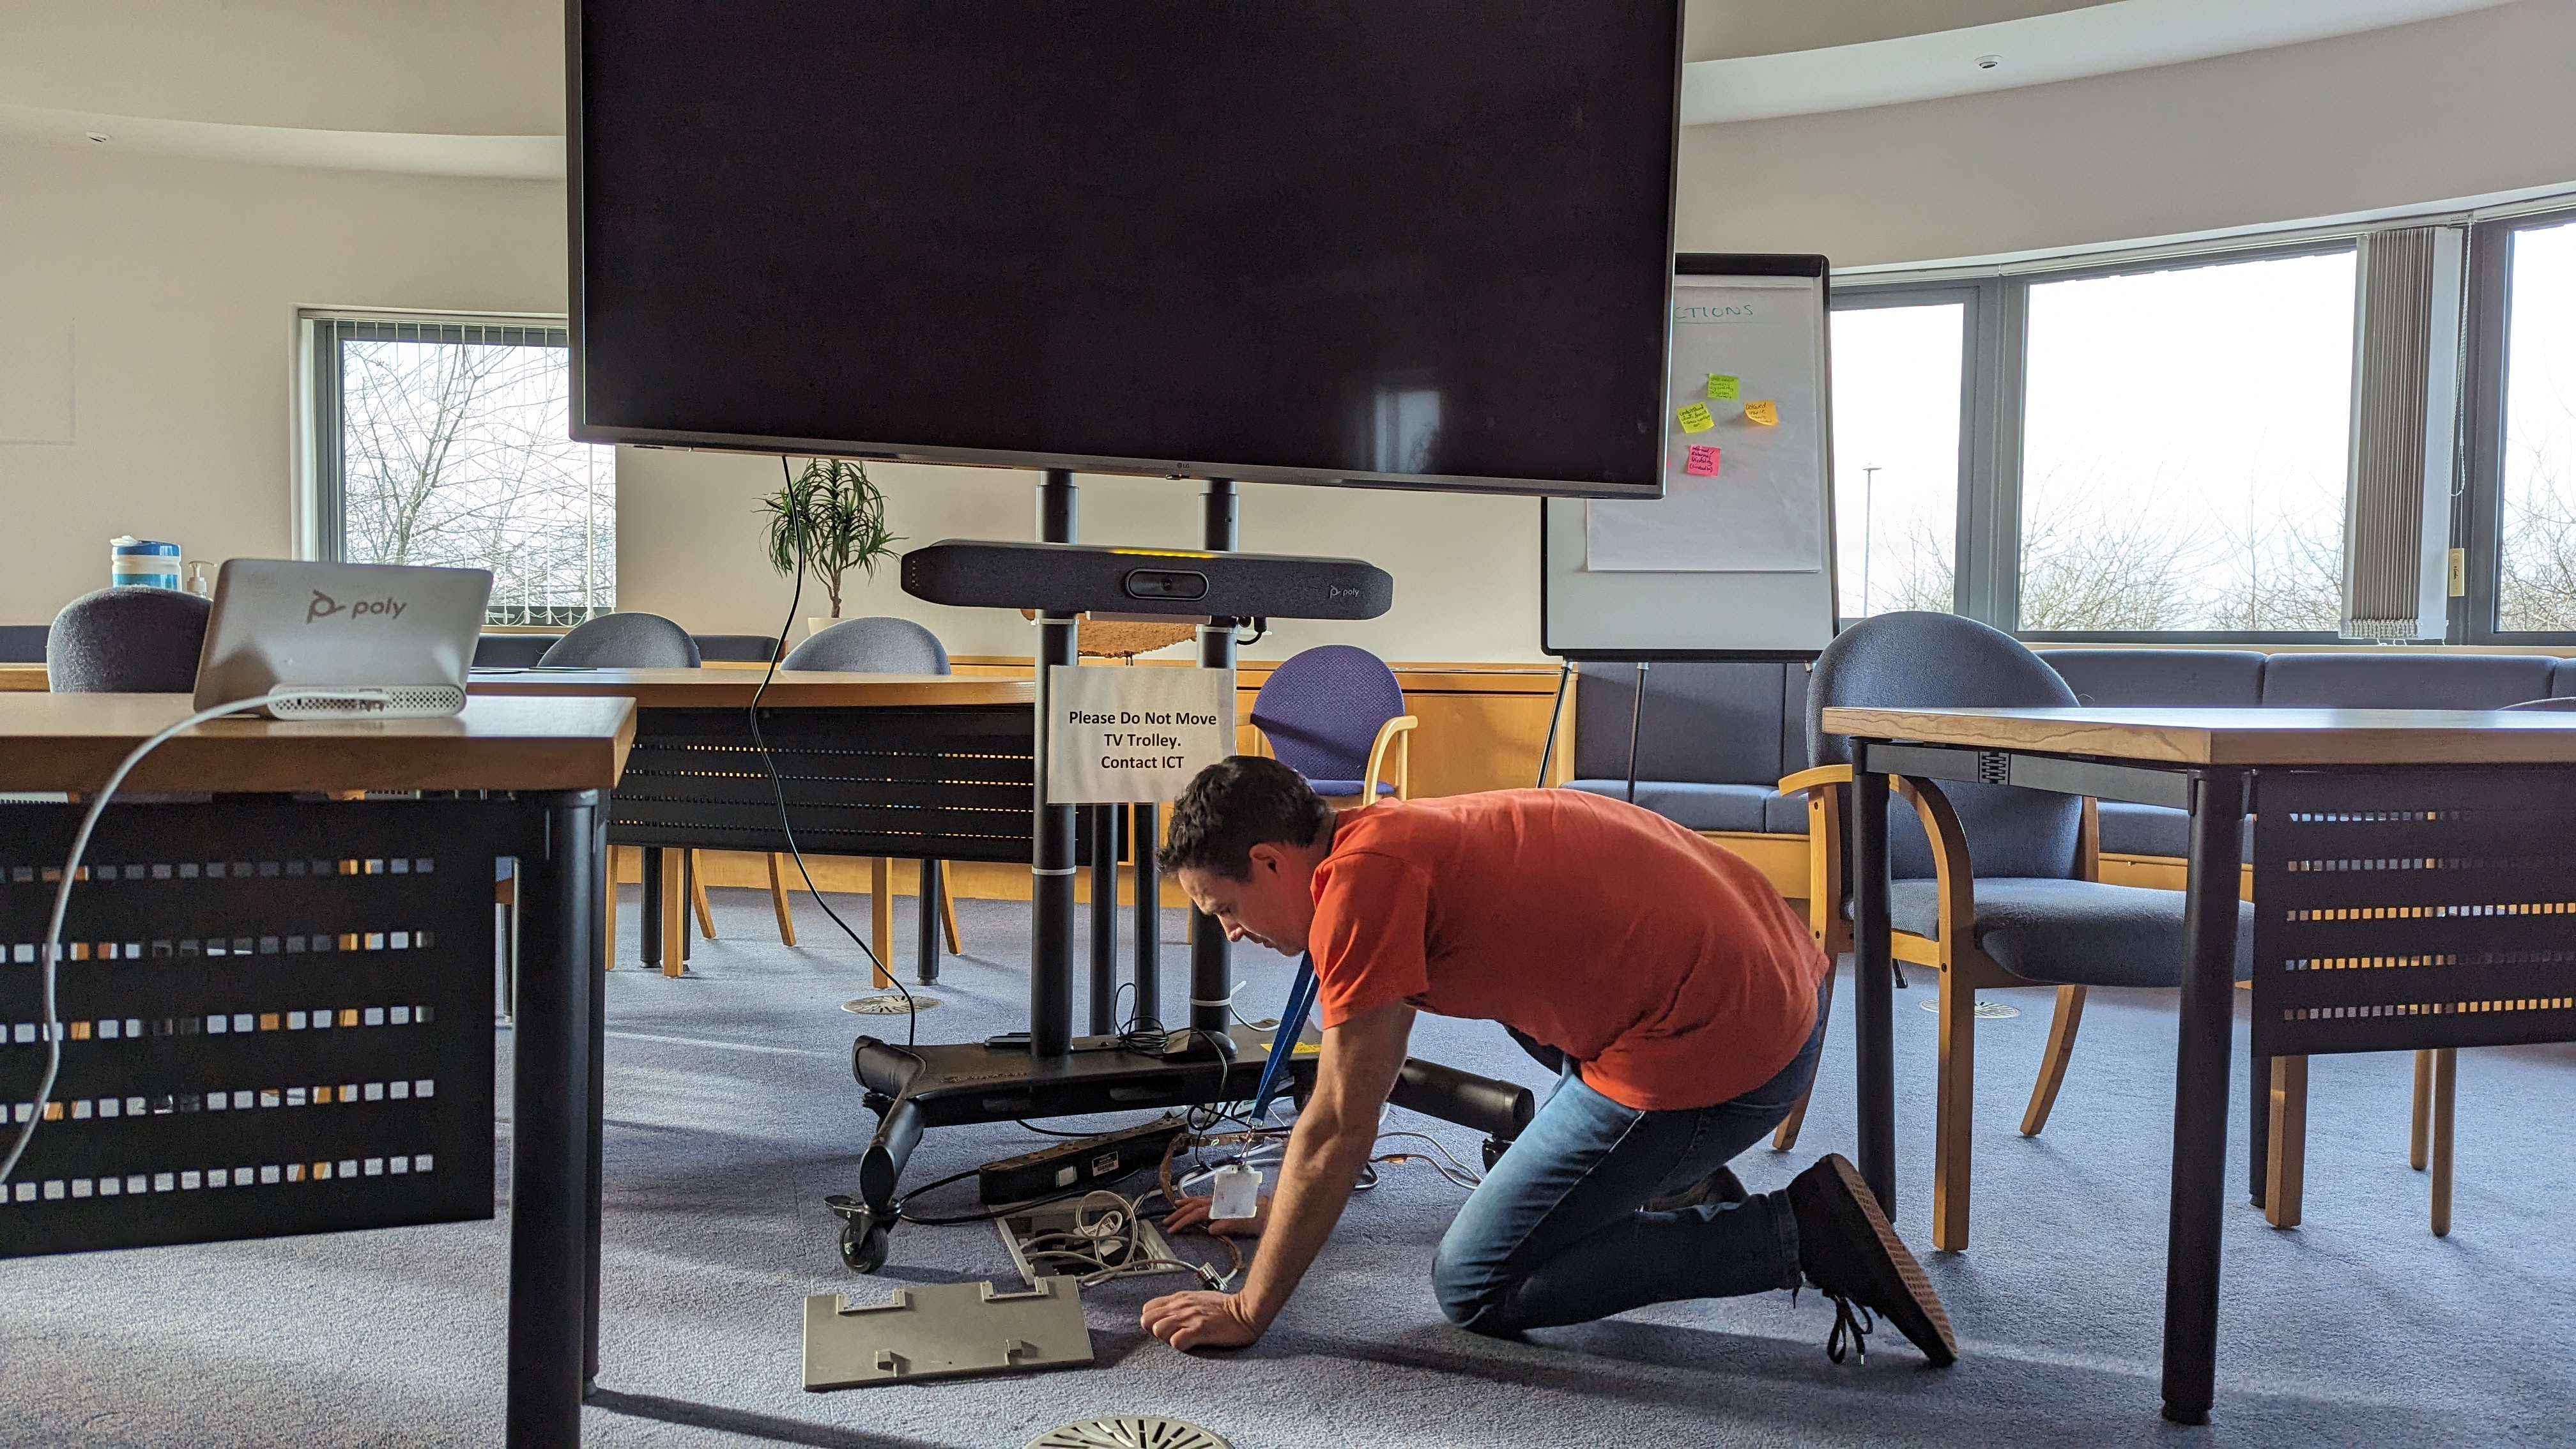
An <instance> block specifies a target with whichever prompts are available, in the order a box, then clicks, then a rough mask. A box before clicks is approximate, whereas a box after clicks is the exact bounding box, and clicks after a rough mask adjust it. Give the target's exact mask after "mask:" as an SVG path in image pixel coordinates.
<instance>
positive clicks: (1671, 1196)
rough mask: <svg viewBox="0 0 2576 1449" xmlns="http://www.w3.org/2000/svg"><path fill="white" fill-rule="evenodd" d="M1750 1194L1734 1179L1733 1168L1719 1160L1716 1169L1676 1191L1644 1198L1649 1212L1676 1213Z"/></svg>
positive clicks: (1732, 1200) (1743, 1198)
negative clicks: (1684, 1209)
mask: <svg viewBox="0 0 2576 1449" xmlns="http://www.w3.org/2000/svg"><path fill="white" fill-rule="evenodd" d="M1750 1196H1752V1194H1750V1193H1748V1192H1746V1191H1745V1190H1744V1184H1743V1183H1742V1182H1740V1181H1738V1180H1737V1179H1736V1176H1735V1169H1734V1168H1731V1167H1729V1166H1727V1165H1726V1164H1725V1163H1723V1162H1721V1163H1719V1164H1718V1165H1717V1171H1715V1172H1712V1173H1710V1174H1709V1175H1708V1176H1706V1177H1703V1178H1701V1179H1700V1180H1699V1181H1697V1182H1694V1183H1692V1184H1691V1185H1690V1186H1688V1187H1685V1188H1682V1189H1680V1190H1679V1191H1676V1192H1668V1193H1665V1194H1664V1195H1663V1196H1662V1197H1651V1198H1648V1199H1646V1211H1648V1212H1650V1213H1677V1212H1680V1211H1681V1210H1682V1209H1683V1208H1694V1207H1706V1206H1708V1205H1709V1204H1711V1203H1729V1202H1742V1201H1744V1200H1745V1199H1746V1198H1748V1197H1750Z"/></svg>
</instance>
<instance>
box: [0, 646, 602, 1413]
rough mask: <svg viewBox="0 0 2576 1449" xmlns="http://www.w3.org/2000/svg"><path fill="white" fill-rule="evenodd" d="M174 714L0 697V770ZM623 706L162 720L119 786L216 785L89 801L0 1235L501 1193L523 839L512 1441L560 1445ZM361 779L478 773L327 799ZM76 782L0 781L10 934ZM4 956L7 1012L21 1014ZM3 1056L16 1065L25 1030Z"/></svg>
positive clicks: (36, 909) (569, 1399) (470, 1204)
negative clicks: (41, 1124) (53, 1004)
mask: <svg viewBox="0 0 2576 1449" xmlns="http://www.w3.org/2000/svg"><path fill="white" fill-rule="evenodd" d="M188 710H189V701H188V698H187V697H186V696H185V695H103V694H87V695H83V694H33V693H0V789H5V790H10V791H85V790H93V789H96V788H97V787H98V786H100V785H101V784H102V783H104V781H105V779H106V776H107V774H108V773H109V771H110V770H112V769H113V768H114V766H115V764H116V762H117V761H118V760H119V759H121V758H122V757H123V756H124V755H125V753H126V752H127V751H129V750H131V749H132V748H133V747H134V746H135V745H137V744H139V743H141V742H142V741H143V739H144V738H146V737H147V736H149V735H150V734H152V733H154V732H156V731H157V730H159V729H161V728H163V727H165V726H167V725H168V724H170V723H172V722H173V721H175V720H178V719H181V718H183V717H185V716H186V714H187V713H188ZM634 732H635V716H634V709H633V707H632V706H631V705H630V704H629V703H628V702H627V701H625V700H622V699H561V700H537V699H480V700H475V701H473V702H471V703H470V704H468V706H467V707H466V709H465V712H464V714H463V715H462V716H460V717H457V718H453V719H441V720H354V721H345V722H340V721H313V720H299V721H293V722H270V721H260V720H251V719H227V720H218V721H215V722H213V723H211V724H206V725H201V726H198V727H197V728H195V729H193V730H190V731H188V732H187V733H184V734H181V735H178V736H176V737H174V738H173V739H171V740H170V741H169V742H168V743H166V744H164V745H162V746H161V747H160V748H159V749H158V750H157V751H155V752H154V753H153V754H152V755H151V756H150V757H149V758H148V759H147V760H146V761H145V762H144V763H143V764H142V765H141V766H140V767H139V768H137V769H136V771H135V772H134V774H133V775H132V776H130V777H129V778H128V780H127V786H128V787H129V788H131V789H132V790H134V791H137V792H142V793H160V794H181V793H187V792H214V793H212V794H211V795H210V796H208V797H207V798H203V799H196V800H189V799H181V800H176V801H173V800H166V799H165V800H160V801H151V802H137V803H133V804H130V805H129V804H119V805H114V806H111V807H110V808H109V809H108V811H107V812H106V813H105V815H104V816H102V818H101V820H100V824H99V827H98V831H97V834H96V835H95V836H94V837H93V839H92V841H91V844H90V849H89V852H88V855H87V857H86V864H85V867H84V868H85V870H86V871H87V872H88V873H87V875H85V876H84V877H83V883H82V884H81V885H80V886H79V888H78V889H77V890H75V891H74V893H73V896H72V900H71V912H70V915H69V916H68V917H67V922H66V929H65V935H66V936H67V937H69V938H70V949H71V955H72V959H74V960H77V961H80V962H82V963H83V964H82V965H81V966H80V967H79V968H78V969H76V970H73V971H66V972H64V973H63V975H62V981H61V987H60V992H61V1004H60V1014H59V1018H58V1019H59V1020H61V1021H62V1022H63V1024H64V1026H65V1029H66V1035H67V1037H68V1040H67V1041H66V1042H65V1043H64V1051H63V1068H62V1075H61V1077H60V1078H59V1079H58V1081H57V1084H56V1087H55V1098H54V1100H55V1101H56V1102H58V1103H60V1104H62V1105H63V1108H64V1111H63V1120H60V1121H54V1120H53V1117H52V1113H51V1111H50V1109H49V1112H48V1123H49V1125H48V1126H46V1127H45V1128H43V1129H42V1130H40V1131H38V1132H37V1134H36V1135H35V1137H34V1139H33V1141H32V1143H31V1145H30V1147H29V1150H28V1153H27V1156H26V1159H25V1160H24V1161H23V1162H22V1163H21V1164H20V1165H19V1169H18V1172H17V1174H16V1180H15V1181H14V1182H13V1183H12V1184H10V1190H11V1193H12V1195H13V1198H14V1200H13V1201H11V1202H10V1203H9V1205H8V1206H7V1207H6V1208H5V1209H0V1251H6V1252H8V1253H12V1254H15V1253H26V1252H60V1251H73V1250H79V1249H88V1248H104V1247H136V1246H144V1245H148V1244H158V1243H179V1242H212V1241H220V1240H226V1239H233V1238H246V1237H268V1236H277V1235H282V1234H292V1233H306V1232H322V1231H335V1230H339V1229H345V1228H358V1227H382V1226H393V1225H399V1224H405V1223H422V1222H445V1221H455V1220H459V1219H464V1218H481V1217H488V1216H490V1215H491V1212H492V1201H493V1191H492V1187H493V1183H492V1141H493V1139H492V1106H493V1104H492V1092H491V1082H492V1077H493V1070H492V1067H493V1062H492V1055H493V1050H494V1047H493V1032H492V1001H493V970H492V967H493V958H492V914H491V913H492V878H493V863H494V861H495V859H497V858H500V857H515V858H516V860H517V862H518V876H519V881H520V888H521V895H520V901H521V910H522V912H523V916H522V919H523V920H525V921H527V922H528V923H529V929H527V930H526V931H525V932H524V933H523V938H522V944H521V960H520V966H519V970H518V972H517V977H516V982H517V993H516V1006H515V1012H514V1018H513V1031H512V1063H511V1082H512V1088H511V1092H512V1100H513V1103H514V1107H513V1111H512V1142H511V1157H510V1162H511V1169H510V1170H511V1185H510V1194H509V1200H510V1304H509V1325H510V1326H509V1340H508V1348H507V1356H508V1363H509V1393H508V1404H507V1417H508V1425H509V1442H511V1443H512V1444H518V1445H555V1444H571V1443H575V1442H577V1441H578V1439H579V1436H580V1428H581V1401H582V1397H583V1391H584V1384H585V1382H586V1381H587V1380H588V1379H589V1378H590V1377H591V1376H592V1375H593V1374H595V1372H596V1369H597V1361H596V1352H597V1312H598V1298H597V1293H598V1281H599V1280H598V1233H597V1223H598V1181H599V1179H598V1173H599V1117H598V1104H599V1069H600V1055H599V1045H600V1032H601V1029H602V1023H601V1017H600V1014H599V1008H600V1002H601V993H600V992H599V991H598V988H597V978H598V973H597V971H596V970H595V969H594V963H596V961H597V960H598V953H597V937H596V931H597V922H598V920H599V902H600V897H599V892H600V890H601V870H600V866H601V861H602V858H603V851H602V848H601V842H602V834H603V830H604V827H605V823H606V822H605V812H604V811H603V810H601V808H600V805H601V799H602V795H603V793H604V792H605V791H606V790H607V789H608V788H609V787H610V786H612V785H613V784H614V783H615V782H616V780H617V777H618V772H619V770H620V769H621V768H622V767H623V765H624V763H625V759H626V755H627V751H628V748H629V746H630V744H631V743H632V741H633V739H634ZM360 790H379V791H423V792H470V793H466V794H459V795H454V796H450V797H447V798H408V799H397V800H352V799H346V798H333V797H334V796H342V797H345V796H346V795H347V794H348V793H349V792H353V791H360ZM295 792H302V793H300V794H299V793H295ZM79 810H80V807H79V806H76V805H69V804H45V803H11V804H6V805H0V816H5V819H6V821H7V825H6V828H5V829H0V840H5V841H6V842H7V848H6V850H5V851H0V855H5V856H6V857H7V859H6V861H5V862H0V864H5V866H6V882H5V884H0V924H5V925H6V926H9V927H15V928H17V929H11V930H6V931H0V935H5V938H6V939H9V940H13V941H22V942H23V941H34V940H41V939H42V938H43V935H44V930H45V921H46V919H47V916H48V914H49V913H50V911H51V909H52V904H53V890H52V888H51V887H49V886H45V885H44V884H43V883H42V874H41V872H42V870H43V868H44V862H46V861H47V860H54V861H59V860H60V859H61V858H62V857H63V855H64V854H65V853H66V851H67V848H68V844H69V840H70V837H71V834H72V831H73V829H74V827H75V825H76V824H77V818H78V812H79ZM19 949H20V950H25V949H26V948H24V947H21V948H19ZM209 958H217V959H212V960H209ZM19 975H20V977H21V978H23V979H21V980H20V982H19V983H18V984H17V985H15V986H12V987H10V988H9V993H10V995H11V997H12V1002H11V1004H13V1005H15V1006H17V1007H18V1008H19V1009H18V1010H16V1011H14V1012H10V1013H7V1014H8V1015H9V1016H11V1017H12V1018H13V1019H15V1020H21V1021H24V1020H28V1019H30V1018H34V1019H38V1020H41V1019H42V1016H43V1012H42V1008H41V1006H39V1005H37V1004H36V996H37V989H38V988H37V980H36V974H35V973H34V972H32V971H27V972H21V973H19ZM142 1036H148V1037H151V1038H153V1040H152V1041H151V1042H150V1045H149V1048H148V1049H145V1050H136V1049H134V1048H130V1047H128V1046H127V1045H126V1042H127V1041H128V1040H129V1039H131V1038H135V1037H142ZM0 1050H10V1051H15V1052H16V1053H17V1054H18V1057H19V1059H20V1061H21V1062H22V1063H23V1064H28V1065H32V1064H33V1063H34V1062H35V1060H36V1058H35V1057H34V1056H32V1055H31V1052H40V1051H41V1048H40V1047H30V1046H27V1045H21V1044H16V1043H15V1042H14V1040H13V1042H12V1044H11V1045H10V1046H8V1047H6V1048H0ZM415 1076H417V1077H419V1078H421V1079H422V1080H424V1081H428V1080H430V1079H433V1078H434V1079H435V1088H436V1090H435V1091H434V1092H433V1091H428V1090H424V1091H422V1092H420V1093H418V1094H414V1093H412V1092H411V1090H410V1088H411V1087H412V1086H414V1085H415V1083H414V1082H412V1081H410V1080H408V1079H410V1078H413V1077H415ZM388 1077H390V1078H393V1079H394V1080H393V1081H392V1082H391V1083H390V1084H388V1083H387V1082H386V1081H385V1080H384V1079H385V1078H388ZM369 1078H374V1079H375V1080H372V1081H371V1080H368V1079H369ZM26 1079H28V1080H32V1079H33V1078H32V1073H31V1074H30V1076H29V1077H28V1078H26ZM343 1081H346V1082H347V1083H348V1086H347V1087H345V1088H342V1087H335V1086H329V1085H325V1086H311V1087H294V1088H291V1089H289V1088H270V1087H269V1086H268V1084H271V1083H278V1082H306V1083H313V1082H323V1083H341V1082H343ZM360 1083H364V1084H365V1085H364V1089H363V1091H361V1090H360V1089H359V1084H360ZM228 1086H232V1087H244V1088H247V1087H252V1086H259V1087H261V1088H262V1089H263V1090H261V1091H260V1092H258V1093H257V1095H258V1096H259V1097H260V1098H261V1100H260V1102H259V1104H258V1105H261V1106H270V1105H279V1106H283V1107H285V1108H286V1109H287V1110H282V1111H274V1112H270V1111H237V1110H221V1109H222V1108H223V1107H224V1106H225V1105H226V1102H225V1099H226V1098H229V1099H230V1103H229V1105H230V1106H232V1107H236V1108H240V1107H249V1106H251V1105H253V1103H252V1101H251V1098H252V1097H253V1095H254V1093H253V1092H252V1091H249V1090H238V1091H225V1090H216V1089H221V1088H225V1087H228ZM308 1094H310V1095H309V1097H308ZM120 1106H122V1107H123V1109H124V1110H122V1111H121V1112H120V1111H119V1110H118V1108H119V1107H120ZM252 1164H262V1165H259V1166H253V1165H252ZM164 1169H167V1170H164ZM433 1169H434V1170H433ZM164 1194H168V1196H164Z"/></svg>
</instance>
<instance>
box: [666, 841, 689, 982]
mask: <svg viewBox="0 0 2576 1449" xmlns="http://www.w3.org/2000/svg"><path fill="white" fill-rule="evenodd" d="M688 869H689V853H688V852H687V851H685V850H682V849H680V848H678V847H677V846H671V847H666V848H665V849H664V850H663V851H662V960H661V963H660V964H661V967H662V974H663V975H665V976H685V975H687V974H688V973H689V958H688V956H687V954H686V952H687V951H688V947H689V881H688Z"/></svg>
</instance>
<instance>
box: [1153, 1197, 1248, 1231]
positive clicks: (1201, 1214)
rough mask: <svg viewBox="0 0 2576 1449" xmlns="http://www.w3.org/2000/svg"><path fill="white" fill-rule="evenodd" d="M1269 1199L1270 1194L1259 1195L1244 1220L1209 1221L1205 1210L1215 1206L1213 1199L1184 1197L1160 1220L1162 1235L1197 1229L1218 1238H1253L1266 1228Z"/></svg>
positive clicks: (1210, 1219)
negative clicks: (1163, 1233) (1257, 1200)
mask: <svg viewBox="0 0 2576 1449" xmlns="http://www.w3.org/2000/svg"><path fill="white" fill-rule="evenodd" d="M1270 1198H1271V1194H1269V1193H1266V1192H1265V1193H1263V1194H1262V1195H1261V1201H1260V1202H1259V1203H1258V1204H1256V1205H1255V1207H1254V1210H1253V1214H1252V1216H1250V1217H1248V1218H1212V1217H1209V1216H1208V1210H1209V1209H1211V1208H1213V1207H1215V1206H1216V1199H1215V1198H1212V1197H1185V1198H1182V1199H1181V1200H1180V1201H1179V1202H1176V1203H1174V1204H1172V1211H1171V1214H1170V1215H1169V1216H1167V1217H1165V1218H1164V1219H1163V1231H1164V1232H1167V1233H1180V1232H1187V1231H1189V1230H1190V1229H1191V1228H1199V1229H1202V1230H1204V1231H1206V1232H1211V1233H1215V1234H1218V1235H1219V1236H1222V1237H1229V1238H1257V1237H1259V1236H1261V1230H1262V1229H1263V1228H1266V1227H1268V1226H1270Z"/></svg>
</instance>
